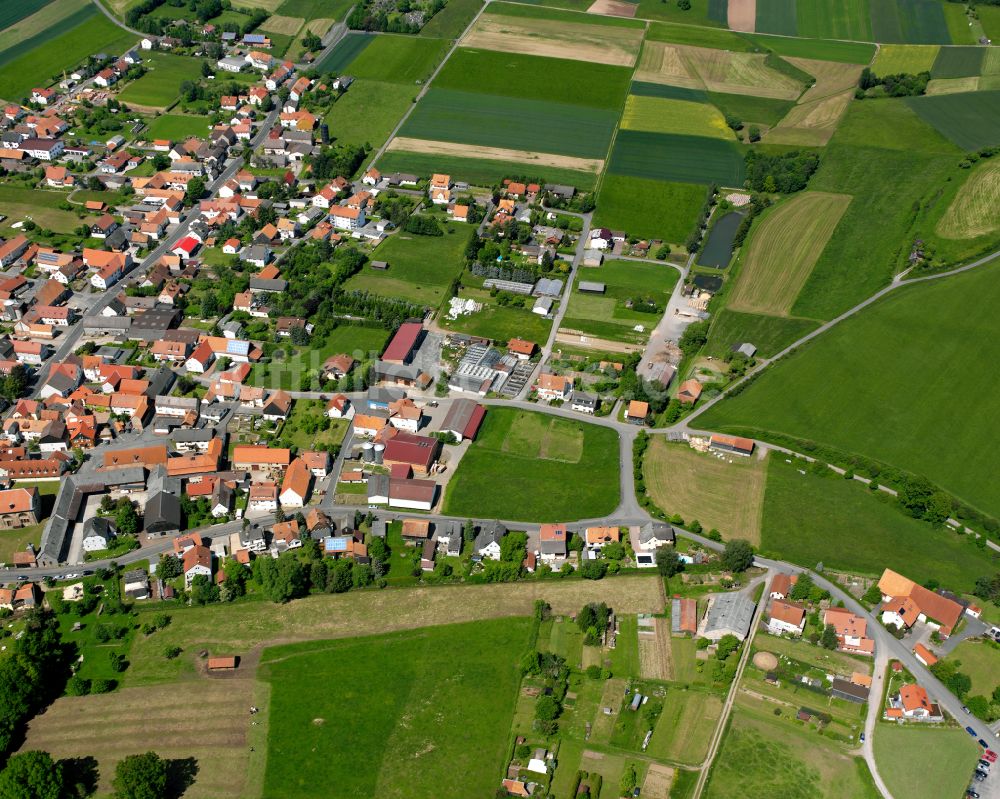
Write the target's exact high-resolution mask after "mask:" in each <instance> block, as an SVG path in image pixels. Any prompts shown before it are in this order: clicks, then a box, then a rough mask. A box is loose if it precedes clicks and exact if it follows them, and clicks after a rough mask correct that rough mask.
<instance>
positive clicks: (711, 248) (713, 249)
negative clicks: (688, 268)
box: [698, 211, 743, 269]
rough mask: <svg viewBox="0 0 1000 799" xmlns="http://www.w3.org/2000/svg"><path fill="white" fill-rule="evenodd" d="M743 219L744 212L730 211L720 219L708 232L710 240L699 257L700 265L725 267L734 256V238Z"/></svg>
mask: <svg viewBox="0 0 1000 799" xmlns="http://www.w3.org/2000/svg"><path fill="white" fill-rule="evenodd" d="M742 221H743V214H741V213H740V212H739V211H730V212H729V213H727V214H726V215H725V216H723V217H722V218H721V219H719V220H718V221H717V222H716V223H715V224H714V225H712V229H711V230H710V231H709V232H708V241H707V242H705V247H704V248H703V249H702V251H701V255H700V256H699V257H698V264H699V265H700V266H711V267H713V268H715V269H725V268H726V267H727V266H729V261H730V259H731V258H732V257H733V239H734V238H735V237H736V230H737V229H738V228H739V226H740V222H742Z"/></svg>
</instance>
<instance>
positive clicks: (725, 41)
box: [646, 22, 755, 53]
mask: <svg viewBox="0 0 1000 799" xmlns="http://www.w3.org/2000/svg"><path fill="white" fill-rule="evenodd" d="M646 38H647V39H649V40H651V41H654V42H669V43H670V44H686V45H690V46H691V47H708V48H711V49H713V50H732V51H734V52H737V53H749V52H752V51H753V50H754V49H755V47H754V44H753V42H751V41H750V40H749V39H747V38H746V37H744V36H742V35H740V34H739V33H733V32H732V31H727V30H712V29H711V28H696V27H693V26H691V25H673V24H671V23H669V22H654V23H652V24H651V25H650V26H649V29H648V30H647V31H646Z"/></svg>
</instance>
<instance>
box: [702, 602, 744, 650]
mask: <svg viewBox="0 0 1000 799" xmlns="http://www.w3.org/2000/svg"><path fill="white" fill-rule="evenodd" d="M755 607H756V606H755V605H754V603H753V601H752V600H751V599H750V597H748V596H747V595H746V594H742V593H739V594H721V595H720V596H717V597H715V598H714V599H712V601H711V603H710V604H709V606H708V613H707V615H706V619H705V633H704V635H705V637H706V638H708V639H709V640H710V641H718V640H719V639H720V638H722V637H723V636H724V635H735V636H736V637H737V638H739V639H740V640H741V641H743V640H745V639H746V637H747V634H748V633H749V632H750V623H751V621H753V613H754V608H755Z"/></svg>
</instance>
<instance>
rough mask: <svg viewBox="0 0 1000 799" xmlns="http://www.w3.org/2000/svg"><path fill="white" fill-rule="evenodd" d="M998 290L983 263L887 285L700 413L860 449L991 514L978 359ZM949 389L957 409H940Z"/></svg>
mask: <svg viewBox="0 0 1000 799" xmlns="http://www.w3.org/2000/svg"><path fill="white" fill-rule="evenodd" d="M845 218H846V217H845ZM998 299H1000V271H998V269H997V267H996V266H995V265H994V266H984V267H980V268H979V269H977V270H973V271H971V272H967V273H964V274H961V275H956V276H954V277H950V278H948V279H947V280H942V281H934V282H931V283H927V284H924V285H919V286H914V287H912V288H907V289H905V290H902V291H899V292H898V293H895V294H893V295H892V296H890V297H889V298H888V299H886V300H883V301H881V302H880V303H878V305H876V306H874V307H873V308H871V309H869V310H866V311H864V312H863V313H861V314H859V315H857V316H855V317H854V318H852V319H849V320H847V321H845V322H843V323H842V324H840V325H838V326H837V327H836V328H834V329H833V330H832V331H831V332H830V333H828V334H826V335H824V336H822V337H820V338H818V339H816V340H815V341H814V342H813V343H811V344H810V345H809V346H807V347H805V348H803V349H801V350H800V351H799V352H797V353H795V354H793V355H791V356H789V357H788V359H786V360H784V361H781V362H779V363H778V364H777V365H776V366H775V367H774V368H773V369H771V370H769V371H768V372H767V373H766V374H764V375H762V376H761V377H760V378H759V379H758V380H757V382H756V383H755V384H754V385H753V386H751V387H750V388H749V389H748V390H746V391H745V392H743V393H742V394H741V395H739V396H738V397H734V398H732V399H730V400H727V401H725V402H723V403H721V404H720V405H718V406H716V407H714V408H712V409H710V410H709V411H708V413H707V414H706V416H705V417H704V418H703V419H702V420H701V421H702V422H703V423H704V424H705V425H707V426H708V427H709V428H710V429H721V428H723V427H725V428H727V429H735V428H740V429H748V428H751V427H752V428H755V429H758V430H760V431H762V432H765V431H769V430H773V431H781V432H784V433H787V434H789V435H792V436H796V437H799V438H803V439H812V440H815V441H818V442H821V443H825V444H829V445H832V446H835V447H838V448H839V449H841V450H845V451H848V452H858V453H862V454H866V455H869V456H871V457H873V458H876V459H878V460H881V461H883V462H885V463H890V464H892V465H894V466H898V467H900V468H903V469H907V470H909V471H911V472H915V473H918V474H923V475H925V476H926V477H928V478H929V479H930V480H932V481H934V482H936V483H938V484H940V485H941V486H943V487H944V488H945V489H946V490H948V491H951V492H952V493H954V494H956V495H957V496H959V497H960V498H962V499H964V500H965V501H967V502H968V503H969V504H971V505H973V506H976V507H978V508H980V509H982V510H984V511H986V512H988V513H991V514H993V515H1000V488H998V486H997V484H996V481H994V480H993V479H992V474H994V473H995V471H996V469H997V468H998V467H1000V456H998V453H997V452H996V451H995V450H994V449H993V448H992V447H988V446H984V445H983V441H984V436H987V435H988V434H989V433H988V431H990V430H992V428H993V425H994V419H995V418H996V414H997V412H998V411H1000V408H998V400H997V396H996V393H995V392H994V391H993V390H992V385H993V377H992V374H991V370H989V369H987V368H984V364H988V363H991V362H992V358H993V356H994V355H1000V342H997V340H996V337H995V336H993V335H992V333H991V331H992V330H993V327H994V323H993V318H994V315H995V311H994V308H995V306H996V302H997V300H998ZM969 341H975V342H976V346H975V347H968V346H967V342H969ZM861 386H865V387H866V388H865V389H864V391H861V390H860V387H861ZM957 399H960V400H961V402H962V410H961V413H960V414H951V413H948V412H945V411H943V409H945V408H949V407H951V406H952V405H953V403H954V402H955V401H956V400H957Z"/></svg>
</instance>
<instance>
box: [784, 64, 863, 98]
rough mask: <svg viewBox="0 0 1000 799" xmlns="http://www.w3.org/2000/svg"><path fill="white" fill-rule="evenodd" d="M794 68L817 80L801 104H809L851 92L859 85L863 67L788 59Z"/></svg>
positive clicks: (804, 95) (803, 96)
mask: <svg viewBox="0 0 1000 799" xmlns="http://www.w3.org/2000/svg"><path fill="white" fill-rule="evenodd" d="M785 60H786V61H788V63H790V64H791V65H792V66H794V67H797V68H798V69H801V70H802V71H803V72H808V73H809V74H810V75H812V76H813V77H814V78H815V79H816V83H814V84H813V85H812V86H811V87H810V88H808V89H807V90H806V92H805V94H803V95H802V96H801V97H800V98H799V103H800V104H802V103H809V102H812V101H813V100H819V99H822V98H824V97H829V96H830V95H833V94H840V93H841V92H845V91H847V90H848V89H850V90H851V91H853V90H854V88H855V87H856V86H857V85H858V78H859V77H861V70H862V67H859V66H858V65H857V64H838V63H836V62H834V61H817V60H815V59H813V58H787V59H785Z"/></svg>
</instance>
